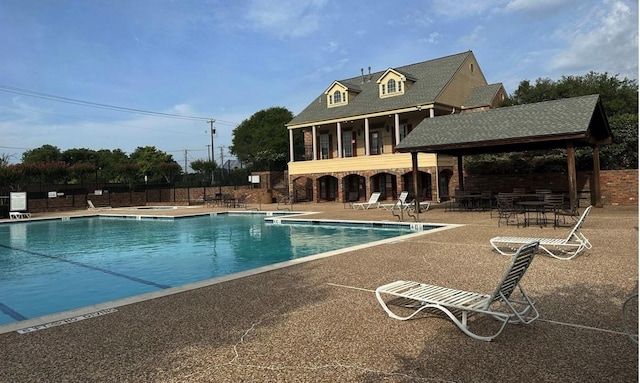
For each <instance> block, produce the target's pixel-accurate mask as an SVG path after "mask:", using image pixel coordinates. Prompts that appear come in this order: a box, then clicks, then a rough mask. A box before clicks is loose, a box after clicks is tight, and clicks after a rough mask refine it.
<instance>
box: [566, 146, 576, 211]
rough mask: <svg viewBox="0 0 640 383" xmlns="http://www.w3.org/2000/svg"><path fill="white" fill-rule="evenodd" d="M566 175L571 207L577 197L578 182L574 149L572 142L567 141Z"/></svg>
mask: <svg viewBox="0 0 640 383" xmlns="http://www.w3.org/2000/svg"><path fill="white" fill-rule="evenodd" d="M567 175H568V177H569V204H570V205H569V206H571V208H573V207H574V206H576V205H575V203H576V201H577V199H578V186H577V184H578V182H577V181H576V149H575V147H574V146H573V142H571V141H568V142H567Z"/></svg>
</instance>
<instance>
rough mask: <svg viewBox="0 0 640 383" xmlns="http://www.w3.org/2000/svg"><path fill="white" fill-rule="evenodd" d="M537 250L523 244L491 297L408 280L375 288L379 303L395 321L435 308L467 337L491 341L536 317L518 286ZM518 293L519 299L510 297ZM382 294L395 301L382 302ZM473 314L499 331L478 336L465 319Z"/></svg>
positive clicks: (529, 300) (531, 302)
mask: <svg viewBox="0 0 640 383" xmlns="http://www.w3.org/2000/svg"><path fill="white" fill-rule="evenodd" d="M537 248H538V243H537V242H532V243H529V244H525V245H523V246H521V247H520V249H518V251H517V252H516V255H514V256H513V259H512V260H511V264H510V265H509V267H508V268H507V270H506V271H505V273H504V276H503V277H502V280H500V283H498V287H497V288H496V289H495V291H494V292H493V293H492V294H481V293H474V292H469V291H463V290H455V289H451V288H447V287H441V286H435V285H428V284H424V283H418V282H410V281H396V282H392V283H389V284H386V285H384V286H380V287H378V288H377V289H376V291H375V294H376V298H377V299H378V302H379V303H380V305H381V306H382V308H383V309H384V310H385V311H386V312H387V314H388V315H389V316H390V317H391V318H394V319H398V320H407V319H411V318H412V317H413V316H415V315H416V314H418V313H419V312H421V311H422V310H425V309H437V310H440V311H442V312H443V313H444V314H446V315H447V316H448V317H449V318H450V319H451V320H452V321H453V323H455V324H456V325H457V326H458V327H459V328H460V330H462V332H464V333H465V334H467V335H468V336H470V337H472V338H474V339H478V340H484V341H491V340H493V339H494V338H495V337H497V336H498V335H500V333H501V332H502V330H504V328H505V326H506V325H507V323H512V324H517V323H525V324H529V323H531V322H533V321H534V320H536V319H537V318H538V316H539V314H538V310H536V308H535V306H534V303H533V301H532V300H531V299H529V297H528V296H527V294H526V293H525V291H524V289H523V288H522V286H521V285H520V280H521V279H522V277H523V275H524V273H525V271H527V268H528V267H529V265H530V264H531V262H532V260H533V257H534V255H535V252H536V250H537ZM516 287H517V288H518V290H519V293H520V294H519V295H520V297H517V298H514V297H512V293H513V292H514V291H515V290H516ZM383 294H386V295H391V296H393V297H395V298H394V299H392V300H390V301H388V302H385V301H384V300H383V298H382V296H383ZM389 305H394V306H401V307H405V308H409V309H411V310H413V312H412V313H411V314H409V315H408V316H400V315H397V314H395V313H394V312H393V311H391V309H390V308H389ZM473 314H484V315H488V316H491V317H493V318H494V319H497V320H498V321H499V322H501V325H500V327H499V328H498V330H497V331H496V332H495V333H494V334H492V335H480V334H478V333H477V332H474V331H472V330H470V329H469V323H468V318H469V316H470V315H473Z"/></svg>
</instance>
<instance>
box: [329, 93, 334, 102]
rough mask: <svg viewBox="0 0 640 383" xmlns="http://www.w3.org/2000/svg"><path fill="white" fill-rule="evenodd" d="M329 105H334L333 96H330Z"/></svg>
mask: <svg viewBox="0 0 640 383" xmlns="http://www.w3.org/2000/svg"><path fill="white" fill-rule="evenodd" d="M329 104H333V96H332V95H329Z"/></svg>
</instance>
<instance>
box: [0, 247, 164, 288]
mask: <svg viewBox="0 0 640 383" xmlns="http://www.w3.org/2000/svg"><path fill="white" fill-rule="evenodd" d="M0 247H4V248H5V249H9V250H15V251H21V252H23V253H27V254H31V255H37V256H39V257H44V258H49V259H53V260H56V261H60V262H66V263H70V264H72V265H75V266H80V267H84V268H87V269H91V270H96V271H101V272H103V273H105V274H110V275H113V276H116V277H121V278H125V279H128V280H130V281H133V282H138V283H143V284H145V285H149V286H154V287H157V288H160V289H168V288H170V287H172V286H169V285H163V284H161V283H156V282H152V281H147V280H146V279H142V278H138V277H133V276H131V275H127V274H122V273H118V272H117V271H112V270H107V269H103V268H101V267H97V266H92V265H88V264H86V263H82V262H78V261H72V260H69V259H64V258H60V257H57V256H55V255H49V254H43V253H37V252H35V251H30V250H25V249H17V248H14V247H11V246H7V245H2V244H0Z"/></svg>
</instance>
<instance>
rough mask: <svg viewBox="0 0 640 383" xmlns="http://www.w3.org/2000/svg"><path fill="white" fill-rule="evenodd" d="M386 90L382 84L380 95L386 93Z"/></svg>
mask: <svg viewBox="0 0 640 383" xmlns="http://www.w3.org/2000/svg"><path fill="white" fill-rule="evenodd" d="M386 89H387V88H386V86H385V85H384V84H382V94H385V93H387V92H386Z"/></svg>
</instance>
